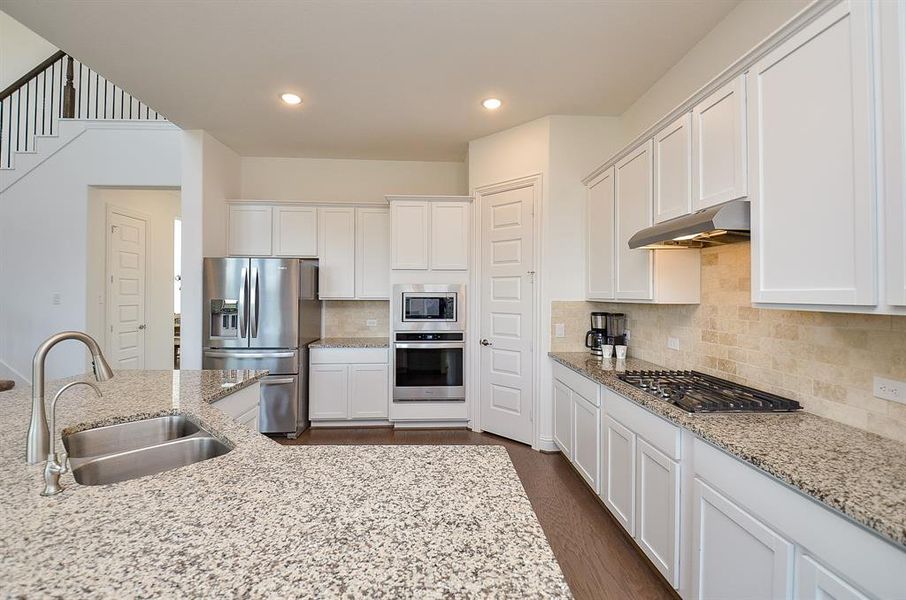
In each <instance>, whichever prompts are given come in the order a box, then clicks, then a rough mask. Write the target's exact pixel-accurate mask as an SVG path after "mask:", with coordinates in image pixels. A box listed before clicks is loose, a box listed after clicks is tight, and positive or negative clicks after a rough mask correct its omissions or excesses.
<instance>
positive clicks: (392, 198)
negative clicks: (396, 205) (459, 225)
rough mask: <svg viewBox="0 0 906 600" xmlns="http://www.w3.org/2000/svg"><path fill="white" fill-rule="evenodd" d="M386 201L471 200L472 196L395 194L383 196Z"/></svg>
mask: <svg viewBox="0 0 906 600" xmlns="http://www.w3.org/2000/svg"><path fill="white" fill-rule="evenodd" d="M384 198H385V199H386V200H387V202H396V201H398V200H402V201H407V200H408V201H412V200H421V201H426V202H472V200H474V198H473V197H472V196H452V195H441V194H434V195H427V196H425V195H418V194H396V195H387V196H384Z"/></svg>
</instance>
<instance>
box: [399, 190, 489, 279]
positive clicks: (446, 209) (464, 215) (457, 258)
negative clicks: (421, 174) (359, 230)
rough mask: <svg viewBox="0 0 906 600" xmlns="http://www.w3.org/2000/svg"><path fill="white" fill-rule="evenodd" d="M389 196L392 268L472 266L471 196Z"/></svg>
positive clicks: (432, 268)
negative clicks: (470, 245) (470, 232)
mask: <svg viewBox="0 0 906 600" xmlns="http://www.w3.org/2000/svg"><path fill="white" fill-rule="evenodd" d="M387 199H388V200H389V201H390V248H391V251H390V254H391V258H390V265H391V268H392V269H396V270H420V271H427V270H432V271H466V270H468V269H469V239H470V238H469V230H470V219H471V213H470V211H469V208H470V206H471V198H468V197H465V196H436V197H425V198H419V197H414V196H388V197H387Z"/></svg>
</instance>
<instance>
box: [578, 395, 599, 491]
mask: <svg viewBox="0 0 906 600" xmlns="http://www.w3.org/2000/svg"><path fill="white" fill-rule="evenodd" d="M570 396H571V398H572V402H571V405H572V410H573V415H572V423H573V436H572V437H573V464H574V465H575V466H576V470H577V471H579V474H580V475H582V477H583V478H584V479H585V482H586V483H588V485H589V486H591V488H592V489H593V490H594V491H595V493H598V492H599V491H600V489H601V487H600V466H599V462H598V461H599V460H600V457H601V448H600V440H601V431H600V430H601V417H600V409H599V408H598V407H597V406H595V405H594V404H593V403H592V401H591V400H588V399H586V398H583V397H582V396H580V395H579V394H577V393H576V392H575V391H571V394H570Z"/></svg>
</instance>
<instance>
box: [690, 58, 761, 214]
mask: <svg viewBox="0 0 906 600" xmlns="http://www.w3.org/2000/svg"><path fill="white" fill-rule="evenodd" d="M692 157H693V158H692V164H693V165H694V168H693V169H692V210H700V209H702V208H708V207H709V206H714V205H715V204H721V203H722V202H727V201H729V200H738V199H741V198H745V197H746V196H747V195H748V188H747V182H746V77H745V75H739V76H737V77H736V78H735V79H733V80H732V81H731V82H730V83H728V84H727V85H725V86H724V87H722V88H721V89H719V90H717V91H716V92H714V93H713V94H711V95H710V96H709V97H708V98H706V99H705V100H702V101H701V102H699V103H698V104H696V105H695V108H693V109H692Z"/></svg>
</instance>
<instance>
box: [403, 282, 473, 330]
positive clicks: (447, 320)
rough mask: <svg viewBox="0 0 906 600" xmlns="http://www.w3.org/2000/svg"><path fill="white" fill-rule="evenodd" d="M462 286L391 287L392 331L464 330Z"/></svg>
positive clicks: (463, 288) (464, 294) (411, 285)
mask: <svg viewBox="0 0 906 600" xmlns="http://www.w3.org/2000/svg"><path fill="white" fill-rule="evenodd" d="M465 301H466V292H465V286H463V285H446V284H443V285H442V284H423V285H413V284H406V285H395V286H393V296H392V304H393V330H394V331H465Z"/></svg>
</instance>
